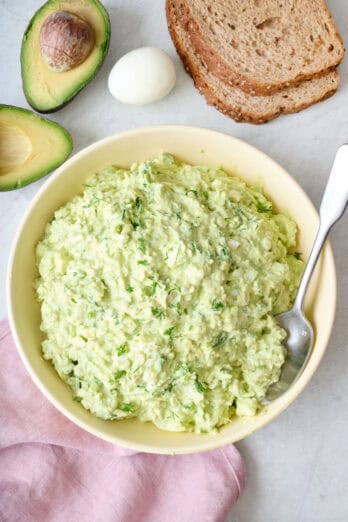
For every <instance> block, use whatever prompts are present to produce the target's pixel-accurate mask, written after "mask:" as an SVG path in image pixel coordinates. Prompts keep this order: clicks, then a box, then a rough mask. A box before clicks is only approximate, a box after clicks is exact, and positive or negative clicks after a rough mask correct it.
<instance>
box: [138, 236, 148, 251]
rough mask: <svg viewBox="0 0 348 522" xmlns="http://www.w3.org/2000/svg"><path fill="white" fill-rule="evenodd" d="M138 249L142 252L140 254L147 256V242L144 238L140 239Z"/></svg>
mask: <svg viewBox="0 0 348 522" xmlns="http://www.w3.org/2000/svg"><path fill="white" fill-rule="evenodd" d="M138 249H139V250H140V252H142V253H143V254H145V252H146V246H145V240H144V238H142V237H141V238H140V239H138Z"/></svg>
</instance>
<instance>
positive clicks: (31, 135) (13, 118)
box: [0, 105, 73, 191]
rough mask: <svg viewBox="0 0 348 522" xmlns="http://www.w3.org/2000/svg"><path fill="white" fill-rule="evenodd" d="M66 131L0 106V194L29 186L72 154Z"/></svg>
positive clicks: (30, 114) (27, 113) (23, 111)
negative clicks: (0, 192)
mask: <svg viewBox="0 0 348 522" xmlns="http://www.w3.org/2000/svg"><path fill="white" fill-rule="evenodd" d="M72 147H73V144H72V139H71V136H70V134H69V133H68V131H66V130H65V129H64V128H63V127H61V126H60V125H58V123H55V122H53V121H50V120H47V119H46V118H43V117H42V116H39V115H38V114H35V113H34V112H33V111H30V110H28V109H22V108H21V107H15V106H13V105H0V191H4V190H13V189H17V188H21V187H24V186H25V185H29V183H32V182H33V181H36V180H37V179H39V178H42V177H43V176H45V175H46V174H48V173H49V172H51V171H52V170H54V169H55V168H57V167H59V165H61V164H62V163H63V162H64V161H65V160H66V159H67V157H68V156H69V154H70V153H71V151H72Z"/></svg>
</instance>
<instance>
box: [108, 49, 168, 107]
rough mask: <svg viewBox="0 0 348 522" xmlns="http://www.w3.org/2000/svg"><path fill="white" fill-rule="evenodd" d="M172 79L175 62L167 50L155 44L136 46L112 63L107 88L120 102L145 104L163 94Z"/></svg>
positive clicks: (162, 96) (166, 93)
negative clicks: (152, 45)
mask: <svg viewBox="0 0 348 522" xmlns="http://www.w3.org/2000/svg"><path fill="white" fill-rule="evenodd" d="M175 81H176V71H175V65H174V63H173V61H172V60H171V58H169V56H168V55H167V53H165V52H164V51H162V49H158V48H156V47H140V48H139V49H135V50H134V51H131V52H129V53H127V54H125V55H124V56H122V58H120V59H119V60H118V61H117V62H116V63H115V65H114V66H113V68H112V69H111V71H110V75H109V80H108V87H109V91H110V93H111V94H112V96H113V97H114V98H116V100H119V101H120V102H123V103H129V104H132V105H145V104H146V103H153V102H155V101H157V100H160V99H161V98H164V97H165V96H167V95H168V94H169V93H170V91H171V90H172V89H173V87H174V85H175Z"/></svg>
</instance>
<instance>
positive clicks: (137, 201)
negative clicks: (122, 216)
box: [135, 196, 143, 214]
mask: <svg viewBox="0 0 348 522" xmlns="http://www.w3.org/2000/svg"><path fill="white" fill-rule="evenodd" d="M135 208H136V213H137V214H139V213H140V212H141V210H142V208H143V200H142V199H141V198H139V196H137V197H136V199H135Z"/></svg>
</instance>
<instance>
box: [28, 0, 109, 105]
mask: <svg viewBox="0 0 348 522" xmlns="http://www.w3.org/2000/svg"><path fill="white" fill-rule="evenodd" d="M57 12H63V14H65V15H66V14H68V15H69V14H70V15H73V17H74V18H75V19H76V17H78V19H80V21H81V22H82V23H84V24H87V25H88V26H89V28H90V29H91V32H92V34H93V38H94V43H93V45H92V49H91V51H90V52H89V54H88V56H87V57H86V58H85V59H84V60H83V61H82V63H79V64H78V65H76V66H74V67H73V68H71V69H70V70H52V68H50V67H49V66H48V65H47V62H45V60H44V58H43V55H42V45H41V44H42V42H40V32H41V28H42V26H43V24H44V23H45V21H47V18H48V17H49V16H53V14H54V13H57ZM77 34H78V33H77ZM46 35H47V33H46ZM69 35H70V32H69V29H68V32H67V33H66V35H65V37H66V38H67V39H69V37H70V36H69ZM41 37H42V35H41ZM48 37H49V38H50V40H51V43H52V41H53V42H55V41H57V39H56V38H55V37H54V35H52V34H51V35H50V34H49V31H48ZM62 41H63V42H64V37H63V39H61V40H60V42H62ZM109 41H110V19H109V15H108V13H107V11H106V10H105V8H104V7H103V5H102V4H101V3H100V2H99V0H63V1H61V0H48V2H46V3H45V4H44V5H43V6H42V7H41V8H40V9H39V10H38V11H37V12H36V13H35V14H34V16H33V18H32V19H31V20H30V22H29V25H28V27H27V29H26V31H25V33H24V37H23V42H22V50H21V69H22V81H23V90H24V94H25V96H26V98H27V101H28V103H29V104H30V105H31V106H32V107H33V109H35V110H37V111H39V112H41V113H49V112H54V111H57V110H58V109H61V108H62V107H63V106H64V105H66V104H67V103H68V102H70V101H71V100H72V99H73V98H74V97H75V96H76V94H77V93H78V92H79V91H80V90H81V89H82V88H83V87H85V86H86V85H87V83H88V82H90V81H91V79H92V78H93V77H94V76H95V75H96V73H97V72H98V70H99V68H100V67H101V65H102V63H103V61H104V58H105V56H106V54H107V51H108V48H109ZM70 43H71V42H70ZM61 45H64V44H61ZM66 45H69V42H67V44H66ZM71 50H72V52H74V45H71V46H70V51H71ZM68 52H69V51H68ZM61 53H63V54H64V53H65V54H66V52H65V49H64V48H63V49H61Z"/></svg>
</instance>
